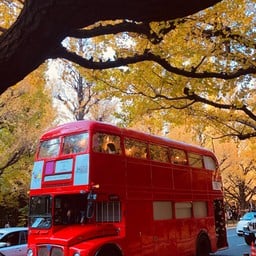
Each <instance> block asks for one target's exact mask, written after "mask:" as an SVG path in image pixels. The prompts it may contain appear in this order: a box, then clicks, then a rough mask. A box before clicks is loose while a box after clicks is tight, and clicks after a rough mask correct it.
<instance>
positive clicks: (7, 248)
mask: <svg viewBox="0 0 256 256" xmlns="http://www.w3.org/2000/svg"><path fill="white" fill-rule="evenodd" d="M27 239H28V228H26V227H11V228H0V255H4V256H14V255H15V256H26V255H27Z"/></svg>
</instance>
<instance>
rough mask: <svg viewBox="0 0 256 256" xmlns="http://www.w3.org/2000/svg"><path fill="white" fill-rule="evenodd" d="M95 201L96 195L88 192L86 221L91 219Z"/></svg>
mask: <svg viewBox="0 0 256 256" xmlns="http://www.w3.org/2000/svg"><path fill="white" fill-rule="evenodd" d="M96 199H97V194H96V193H93V192H92V191H90V192H89V194H88V196H87V200H88V202H87V210H86V217H87V218H88V219H91V218H92V217H93V214H94V207H95V200H96Z"/></svg>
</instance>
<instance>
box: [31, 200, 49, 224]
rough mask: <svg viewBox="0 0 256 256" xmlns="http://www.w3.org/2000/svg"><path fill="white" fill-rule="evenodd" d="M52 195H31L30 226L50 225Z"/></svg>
mask: <svg viewBox="0 0 256 256" xmlns="http://www.w3.org/2000/svg"><path fill="white" fill-rule="evenodd" d="M51 209H52V197H51V196H33V197H31V199H30V211H29V213H30V214H29V225H30V226H31V227H32V228H50V227H51V225H52V216H51V211H52V210H51Z"/></svg>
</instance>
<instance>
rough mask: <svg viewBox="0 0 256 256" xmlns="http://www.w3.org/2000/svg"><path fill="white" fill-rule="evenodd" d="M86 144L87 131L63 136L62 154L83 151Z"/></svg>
mask: <svg viewBox="0 0 256 256" xmlns="http://www.w3.org/2000/svg"><path fill="white" fill-rule="evenodd" d="M87 146H88V133H80V134H73V135H70V136H66V137H64V143H63V154H65V155H66V154H72V153H80V152H84V151H85V150H86V149H87Z"/></svg>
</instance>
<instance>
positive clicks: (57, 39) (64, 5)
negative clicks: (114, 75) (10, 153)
mask: <svg viewBox="0 0 256 256" xmlns="http://www.w3.org/2000/svg"><path fill="white" fill-rule="evenodd" d="M219 1H221V0H129V1H120V0H93V1H89V0H61V1H59V0H36V1H35V0H27V1H25V5H24V8H23V10H22V12H21V14H20V16H19V17H18V19H17V21H16V22H15V23H14V24H13V25H12V26H11V27H10V28H9V29H8V31H6V32H5V33H4V34H2V35H1V37H0V85H1V88H0V93H3V92H4V91H5V90H6V89H7V88H8V87H9V86H11V85H14V84H15V83H17V82H19V81H20V80H22V79H23V78H24V77H25V76H26V75H28V74H29V73H30V72H32V71H33V70H35V69H36V68H37V67H38V66H39V65H41V64H42V63H44V61H45V60H47V59H50V58H58V47H60V43H61V41H62V40H63V39H64V38H65V37H67V36H68V34H69V32H71V31H72V30H75V29H78V28H82V27H85V26H88V25H91V24H93V23H95V22H97V21H100V20H116V19H129V20H134V21H146V22H148V21H164V20H172V19H175V18H179V17H184V16H188V15H190V14H193V13H195V12H198V11H200V10H202V9H205V8H207V7H209V6H212V5H214V4H216V3H217V2H219Z"/></svg>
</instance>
